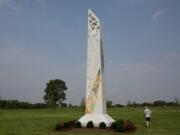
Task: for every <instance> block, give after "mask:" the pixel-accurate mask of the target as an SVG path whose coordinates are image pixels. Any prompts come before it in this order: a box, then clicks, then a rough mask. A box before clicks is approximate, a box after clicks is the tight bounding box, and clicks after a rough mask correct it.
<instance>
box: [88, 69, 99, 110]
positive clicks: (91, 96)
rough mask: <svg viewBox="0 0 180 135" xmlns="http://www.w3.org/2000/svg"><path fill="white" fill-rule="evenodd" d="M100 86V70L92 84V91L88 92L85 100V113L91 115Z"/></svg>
mask: <svg viewBox="0 0 180 135" xmlns="http://www.w3.org/2000/svg"><path fill="white" fill-rule="evenodd" d="M99 84H100V69H99V71H98V74H97V76H96V79H95V81H94V82H93V87H92V90H91V91H90V93H89V95H88V97H87V99H86V113H92V112H93V111H94V108H95V105H96V101H97V93H98V89H99Z"/></svg>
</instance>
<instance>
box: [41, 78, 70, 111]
mask: <svg viewBox="0 0 180 135" xmlns="http://www.w3.org/2000/svg"><path fill="white" fill-rule="evenodd" d="M66 90H67V87H66V83H65V82H64V81H63V80H60V79H55V80H50V81H49V82H48V83H47V84H46V88H45V90H44V92H45V95H44V100H45V103H46V104H47V105H49V106H51V107H54V108H55V107H57V105H60V106H62V105H63V102H64V101H65V100H66V93H65V91H66Z"/></svg>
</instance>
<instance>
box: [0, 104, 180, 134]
mask: <svg viewBox="0 0 180 135" xmlns="http://www.w3.org/2000/svg"><path fill="white" fill-rule="evenodd" d="M152 111H153V116H152V127H151V128H150V129H148V128H146V127H145V122H144V117H143V108H109V109H108V114H110V115H111V116H112V117H113V118H114V119H116V120H118V119H124V120H131V121H132V122H133V123H134V124H135V125H136V127H137V131H136V132H134V133H129V134H132V135H180V108H177V107H174V108H173V107H171V108H170V107H168V108H160V107H159V108H152ZM82 115H83V111H82V110H81V109H80V108H59V109H56V110H53V109H31V110H30V109H29V110H0V135H85V134H86V135H93V134H99V135H109V134H127V133H113V132H109V131H104V130H102V132H100V131H97V130H93V129H92V132H89V131H86V130H80V131H75V132H73V131H63V132H58V131H55V130H54V127H55V125H56V124H57V123H58V122H60V121H68V120H73V119H78V118H80V117H81V116H82Z"/></svg>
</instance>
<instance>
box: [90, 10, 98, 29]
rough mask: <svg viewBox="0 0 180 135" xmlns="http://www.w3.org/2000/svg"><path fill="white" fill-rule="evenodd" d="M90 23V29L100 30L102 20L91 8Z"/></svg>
mask: <svg viewBox="0 0 180 135" xmlns="http://www.w3.org/2000/svg"><path fill="white" fill-rule="evenodd" d="M88 23H89V26H90V27H89V28H90V30H92V31H94V30H95V31H96V32H97V31H99V30H100V20H99V18H98V17H97V16H96V15H95V14H94V13H93V12H92V10H91V9H88Z"/></svg>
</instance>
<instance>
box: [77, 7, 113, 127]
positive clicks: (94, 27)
mask: <svg viewBox="0 0 180 135" xmlns="http://www.w3.org/2000/svg"><path fill="white" fill-rule="evenodd" d="M103 76H104V56H103V44H102V33H101V24H100V20H99V18H98V17H97V16H96V15H95V14H94V13H93V12H92V11H91V10H90V9H89V10H88V54H87V80H86V83H87V84H86V111H85V113H86V114H85V115H84V116H83V117H82V118H81V119H79V121H80V122H81V124H82V126H86V124H87V122H88V121H93V122H94V124H95V126H99V123H100V122H105V123H106V125H107V126H110V124H111V123H112V122H113V121H114V120H113V119H112V118H111V117H110V116H109V115H107V114H106V97H105V91H104V85H103V82H104V80H103V79H104V78H103Z"/></svg>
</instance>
